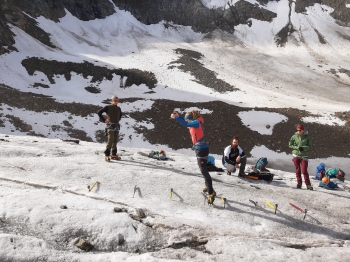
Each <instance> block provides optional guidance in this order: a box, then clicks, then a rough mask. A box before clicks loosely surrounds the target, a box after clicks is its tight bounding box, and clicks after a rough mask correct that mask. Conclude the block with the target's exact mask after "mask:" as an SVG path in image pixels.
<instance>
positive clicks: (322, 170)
mask: <svg viewBox="0 0 350 262" xmlns="http://www.w3.org/2000/svg"><path fill="white" fill-rule="evenodd" d="M325 174H326V165H325V164H323V163H321V164H319V165H318V166H317V167H316V179H317V180H322V178H323V177H324V176H325Z"/></svg>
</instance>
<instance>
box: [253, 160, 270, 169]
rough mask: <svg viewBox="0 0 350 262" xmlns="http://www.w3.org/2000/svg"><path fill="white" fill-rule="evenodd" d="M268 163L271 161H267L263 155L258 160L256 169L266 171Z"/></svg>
mask: <svg viewBox="0 0 350 262" xmlns="http://www.w3.org/2000/svg"><path fill="white" fill-rule="evenodd" d="M268 163H269V161H267V158H266V157H261V158H260V159H259V160H258V162H256V164H255V167H254V170H259V171H264V170H266V166H267V164H268Z"/></svg>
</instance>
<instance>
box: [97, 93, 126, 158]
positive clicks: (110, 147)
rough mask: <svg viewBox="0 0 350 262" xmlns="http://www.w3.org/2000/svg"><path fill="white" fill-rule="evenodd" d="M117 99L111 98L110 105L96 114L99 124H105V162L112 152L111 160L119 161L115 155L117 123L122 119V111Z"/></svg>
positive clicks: (117, 134)
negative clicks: (106, 137) (106, 138)
mask: <svg viewBox="0 0 350 262" xmlns="http://www.w3.org/2000/svg"><path fill="white" fill-rule="evenodd" d="M118 103H119V99H118V97H117V96H115V95H114V96H112V104H110V105H108V106H105V107H104V108H102V109H101V110H99V111H98V112H97V114H98V116H99V118H100V122H103V123H106V131H107V136H108V140H107V144H106V150H105V152H104V153H105V160H106V161H110V154H111V152H112V156H111V157H112V159H115V160H120V159H121V158H120V156H118V155H117V142H118V138H119V129H120V125H119V121H120V119H121V117H122V111H121V109H120V107H119V106H118ZM103 113H105V115H103Z"/></svg>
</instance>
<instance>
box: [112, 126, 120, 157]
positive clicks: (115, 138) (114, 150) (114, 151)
mask: <svg viewBox="0 0 350 262" xmlns="http://www.w3.org/2000/svg"><path fill="white" fill-rule="evenodd" d="M118 138H119V132H117V131H113V139H112V146H111V147H112V155H114V156H115V155H116V154H117V152H118V148H117V143H118Z"/></svg>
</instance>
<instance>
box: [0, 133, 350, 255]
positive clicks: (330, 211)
mask: <svg viewBox="0 0 350 262" xmlns="http://www.w3.org/2000/svg"><path fill="white" fill-rule="evenodd" d="M0 139H1V140H0V143H1V148H2V150H1V152H0V188H1V190H0V226H1V227H0V228H1V232H0V247H1V248H0V260H1V261H29V260H31V261H32V260H33V261H34V260H35V261H36V260H37V261H39V260H45V261H121V260H125V261H179V260H182V261H219V260H220V261H257V260H259V261H272V260H274V261H305V260H308V261H325V260H330V259H331V260H332V261H346V258H347V257H349V255H350V253H349V250H350V249H349V246H350V242H349V241H350V239H349V230H350V228H349V223H350V221H349V210H350V206H349V194H350V192H348V191H346V190H344V189H342V187H343V186H344V185H347V186H349V183H348V182H345V183H340V184H339V185H340V187H341V188H339V189H337V190H335V191H329V190H325V189H322V188H319V187H317V183H316V182H315V181H314V182H313V184H314V186H315V190H314V191H309V190H306V189H305V188H303V189H301V190H297V189H295V177H294V174H293V173H288V172H282V171H278V170H272V171H273V172H274V173H275V174H276V180H274V181H272V182H271V183H270V184H267V183H266V182H265V181H253V180H244V179H239V178H238V177H237V174H234V175H233V176H228V175H226V174H225V173H217V172H212V173H211V175H212V177H213V185H214V188H215V190H216V191H217V193H218V194H219V195H222V196H224V197H226V198H227V204H226V206H225V208H224V205H223V202H221V201H220V199H219V198H217V199H216V201H215V202H214V206H213V207H210V206H208V205H207V204H206V203H205V200H204V198H203V195H202V194H201V189H202V187H203V186H204V180H203V178H202V176H201V174H200V173H199V171H198V167H197V166H196V159H195V157H188V156H185V155H182V154H179V153H175V152H172V151H168V152H167V155H168V157H171V158H172V159H173V160H174V161H158V160H155V159H151V158H148V157H145V156H143V155H142V154H141V153H148V150H147V149H142V148H120V149H119V151H120V152H121V156H122V161H118V162H111V163H107V162H105V161H104V160H103V159H104V158H103V154H102V151H103V146H102V145H100V144H96V143H89V142H80V144H75V143H72V142H63V141H61V140H58V139H45V138H37V137H30V136H27V137H17V136H5V135H1V137H0ZM19 149H20V150H19ZM160 149H161V148H160ZM220 162H221V161H220V159H219V158H218V159H216V165H217V166H218V167H220V166H221V164H220ZM277 179H278V180H277ZM96 181H98V182H99V184H98V185H97V186H96V187H94V188H93V189H92V190H91V192H89V190H88V188H87V186H88V185H90V186H91V185H93V183H94V182H96ZM135 186H136V190H134V189H135ZM171 188H172V189H173V195H172V197H171V198H170V190H171ZM249 199H251V200H254V201H257V202H258V205H257V207H255V206H254V205H253V204H252V203H251V202H249ZM266 200H267V201H269V202H271V203H272V204H273V205H275V204H278V209H277V213H276V214H274V210H273V209H272V208H271V207H269V206H268V205H267V204H266ZM290 203H292V204H295V205H297V206H299V207H301V208H302V209H307V214H306V217H305V219H304V214H303V213H302V212H300V211H299V210H297V209H295V208H293V207H292V206H291V205H290ZM63 206H66V209H64V208H63ZM114 208H117V209H118V208H119V209H120V210H119V211H121V212H120V213H116V212H114ZM140 209H142V211H143V212H144V213H145V217H142V211H140ZM140 214H141V217H142V218H140V217H138V216H140ZM78 239H84V240H86V241H88V242H90V243H91V244H93V245H94V246H95V248H94V249H93V250H92V251H90V252H89V253H86V252H85V251H82V250H80V249H78V248H77V247H75V246H74V243H76V242H77V241H78ZM344 258H345V260H344Z"/></svg>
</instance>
